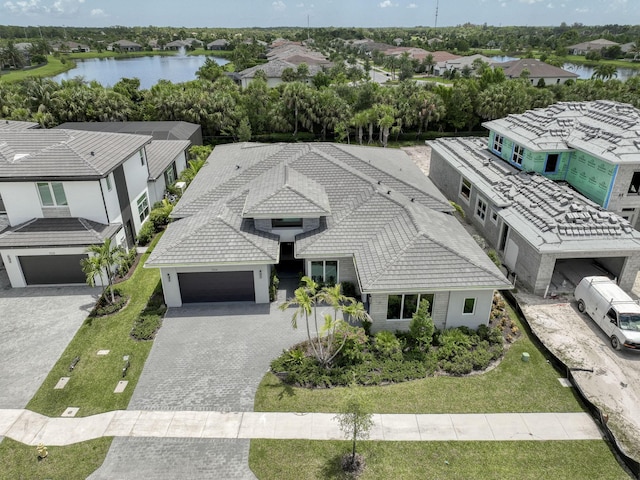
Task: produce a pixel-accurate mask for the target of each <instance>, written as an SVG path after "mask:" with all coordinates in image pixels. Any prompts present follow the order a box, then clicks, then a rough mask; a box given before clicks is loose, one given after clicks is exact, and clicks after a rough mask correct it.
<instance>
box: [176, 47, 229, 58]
mask: <svg viewBox="0 0 640 480" xmlns="http://www.w3.org/2000/svg"><path fill="white" fill-rule="evenodd" d="M187 55H206V56H208V57H220V58H227V59H230V58H231V57H232V56H233V50H206V49H204V48H196V49H195V50H189V51H188V52H187Z"/></svg>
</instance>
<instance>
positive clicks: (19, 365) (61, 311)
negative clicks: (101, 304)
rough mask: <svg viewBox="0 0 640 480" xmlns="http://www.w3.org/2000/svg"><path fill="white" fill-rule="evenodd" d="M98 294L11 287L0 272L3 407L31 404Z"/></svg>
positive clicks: (0, 405)
mask: <svg viewBox="0 0 640 480" xmlns="http://www.w3.org/2000/svg"><path fill="white" fill-rule="evenodd" d="M99 295H100V289H99V288H89V287H87V286H77V287H28V288H11V286H10V284H9V279H8V277H7V272H6V271H5V270H4V269H0V357H1V358H2V361H1V362H0V408H24V407H25V406H26V405H27V403H28V402H29V400H31V397H33V395H34V394H35V393H36V391H37V390H38V388H39V387H40V385H41V384H42V382H43V380H44V379H45V377H46V376H47V374H48V373H49V371H50V370H51V368H52V367H53V365H54V364H55V363H56V361H58V359H59V358H60V355H61V354H62V352H63V351H64V349H65V348H66V347H67V345H68V344H69V342H70V341H71V339H72V338H73V336H74V335H75V334H76V332H77V331H78V328H80V326H81V325H82V322H83V321H84V319H85V318H86V317H87V315H88V314H89V312H90V311H91V309H92V308H93V306H94V305H95V303H96V300H97V298H98V296H99ZM60 413H62V412H60Z"/></svg>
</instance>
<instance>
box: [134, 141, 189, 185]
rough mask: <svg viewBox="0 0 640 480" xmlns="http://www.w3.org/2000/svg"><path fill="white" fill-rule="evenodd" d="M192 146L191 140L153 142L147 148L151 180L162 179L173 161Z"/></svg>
mask: <svg viewBox="0 0 640 480" xmlns="http://www.w3.org/2000/svg"><path fill="white" fill-rule="evenodd" d="M190 145H191V142H190V141H189V140H153V141H152V142H151V143H150V144H149V145H147V147H146V148H145V151H146V152H147V162H149V178H150V179H151V180H155V179H157V178H158V177H160V175H162V174H163V172H164V171H165V170H166V169H167V167H168V166H169V165H170V164H171V162H172V161H173V159H174V158H176V157H177V156H178V155H180V153H181V152H184V151H185V150H186V149H188V148H189V146H190Z"/></svg>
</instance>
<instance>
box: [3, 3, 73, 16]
mask: <svg viewBox="0 0 640 480" xmlns="http://www.w3.org/2000/svg"><path fill="white" fill-rule="evenodd" d="M84 2H85V0H56V1H54V2H49V3H43V2H42V1H41V0H17V1H15V2H14V1H8V2H5V3H4V5H3V7H4V9H5V10H8V11H9V12H11V13H13V14H17V15H56V16H60V15H69V14H75V13H77V12H78V11H79V10H80V5H82V4H83V3H84Z"/></svg>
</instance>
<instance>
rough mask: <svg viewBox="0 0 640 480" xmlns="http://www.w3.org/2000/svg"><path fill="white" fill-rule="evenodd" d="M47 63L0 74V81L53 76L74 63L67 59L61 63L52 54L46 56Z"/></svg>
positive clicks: (69, 67) (69, 68) (73, 65)
mask: <svg viewBox="0 0 640 480" xmlns="http://www.w3.org/2000/svg"><path fill="white" fill-rule="evenodd" d="M47 62H48V63H47V64H46V65H44V66H42V67H38V68H32V69H31V70H17V71H15V72H11V73H7V74H4V75H1V76H0V81H3V82H17V81H20V80H24V79H25V78H27V77H53V76H55V75H58V74H60V73H63V72H66V71H67V70H71V69H72V68H73V67H75V66H76V64H75V63H74V62H73V61H70V60H67V61H66V63H62V61H61V60H60V59H59V58H56V57H54V56H53V55H49V56H47Z"/></svg>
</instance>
